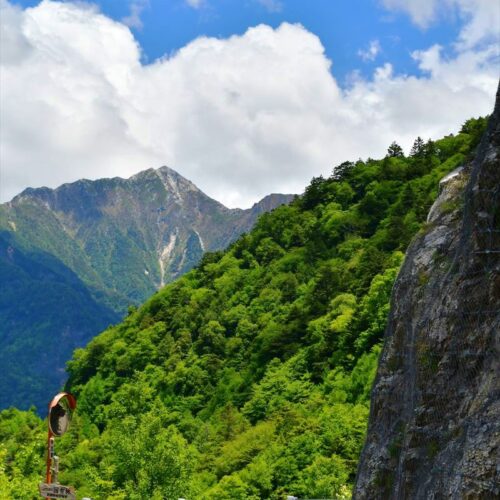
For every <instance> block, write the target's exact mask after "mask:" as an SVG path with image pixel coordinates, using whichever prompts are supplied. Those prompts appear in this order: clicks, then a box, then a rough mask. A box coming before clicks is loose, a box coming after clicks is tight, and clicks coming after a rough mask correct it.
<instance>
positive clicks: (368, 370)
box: [0, 119, 484, 500]
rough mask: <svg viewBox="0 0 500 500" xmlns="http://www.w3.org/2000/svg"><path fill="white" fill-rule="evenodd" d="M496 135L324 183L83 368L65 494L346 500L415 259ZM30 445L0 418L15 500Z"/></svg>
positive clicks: (97, 350) (32, 456) (419, 151)
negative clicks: (442, 202)
mask: <svg viewBox="0 0 500 500" xmlns="http://www.w3.org/2000/svg"><path fill="white" fill-rule="evenodd" d="M483 128H484V120H482V119H480V120H472V121H469V122H467V123H466V124H465V125H464V127H463V129H462V132H461V133H460V134H458V135H456V136H448V137H446V138H444V139H442V140H440V141H437V142H434V143H433V142H428V143H423V142H422V141H419V140H417V141H416V142H415V146H414V148H413V150H412V153H411V155H410V156H409V157H404V156H403V154H402V152H401V150H400V149H399V148H398V147H397V145H392V146H391V148H390V149H389V152H388V156H387V157H386V158H385V159H383V160H379V161H375V160H371V159H369V160H367V161H365V162H363V161H358V162H357V163H344V164H342V165H340V166H339V167H338V168H337V169H335V173H334V175H333V176H332V177H331V178H329V179H323V178H316V179H313V181H312V183H311V184H310V186H309V187H308V188H307V189H306V192H305V194H304V195H303V196H302V197H301V198H298V199H297V200H296V201H295V202H293V203H292V204H291V205H290V206H283V207H280V208H278V209H276V210H275V211H273V212H272V213H270V214H264V215H263V216H262V217H261V218H260V219H259V222H258V223H257V226H256V227H255V229H254V230H253V231H252V232H251V233H250V234H248V235H246V236H243V237H241V238H240V239H239V240H238V241H237V242H236V243H234V244H233V245H232V246H231V247H230V248H229V249H228V250H227V251H225V252H220V253H212V254H207V255H206V256H205V257H204V259H203V260H202V262H201V264H200V265H199V266H198V267H197V268H196V269H195V270H193V271H191V272H190V273H188V274H187V275H185V276H183V277H182V278H180V279H178V280H177V281H176V282H174V283H172V284H170V285H168V286H166V287H165V288H164V289H162V290H161V291H160V292H158V293H156V294H155V295H154V296H153V297H152V298H151V299H150V300H149V301H148V302H147V303H146V304H145V305H144V306H143V307H141V308H140V309H139V310H136V311H131V312H130V314H129V316H128V317H127V318H126V319H125V321H124V322H123V323H122V324H120V325H118V326H115V327H112V328H110V329H108V330H107V331H105V332H104V333H102V334H101V335H100V336H98V337H96V338H95V339H94V340H92V341H91V342H90V344H89V345H88V346H87V347H86V348H85V349H80V350H77V351H76V352H75V354H74V357H73V360H72V361H71V362H70V363H69V372H70V378H69V382H68V388H69V389H70V390H71V391H73V392H74V393H75V394H76V396H77V398H78V417H77V419H76V421H75V425H74V427H73V430H72V431H71V432H70V433H69V434H68V435H66V436H65V437H64V438H62V440H61V441H60V442H58V451H59V454H60V455H61V457H62V468H63V469H64V472H63V474H62V475H61V481H62V482H63V483H64V484H72V485H74V486H76V487H77V490H78V491H79V494H80V495H82V496H92V497H93V498H95V499H98V498H103V499H104V498H110V499H111V498H114V499H119V498H130V499H144V498H155V499H160V498H178V497H184V498H188V499H194V498H196V499H199V498H212V499H231V500H237V499H259V498H271V499H279V498H284V496H285V495H286V494H290V495H295V496H299V497H312V498H321V497H339V498H341V497H342V496H345V497H349V492H350V488H351V484H352V481H353V478H354V474H355V471H356V464H357V460H358V455H359V452H360V449H361V446H362V444H363V440H364V434H365V428H366V422H367V416H368V404H369V401H368V399H369V391H370V387H371V383H372V380H373V376H374V373H375V369H376V363H377V357H378V353H379V345H380V342H381V339H382V335H383V331H384V327H385V324H386V319H387V314H388V311H389V298H390V293H391V288H392V284H393V282H394V279H395V277H396V275H397V272H398V269H399V266H400V263H401V261H402V258H403V252H404V251H405V248H406V246H407V245H408V243H409V241H410V239H411V238H412V236H413V235H414V234H415V233H416V232H417V231H419V230H420V229H422V227H423V226H424V225H425V217H426V215H427V212H428V209H429V207H430V205H431V204H432V202H433V200H434V199H435V196H436V194H437V190H438V181H439V179H440V178H441V177H442V176H444V175H445V174H446V173H448V172H449V171H451V170H453V169H454V168H455V167H457V166H458V165H460V164H462V163H463V161H464V159H465V157H466V156H468V155H469V154H470V153H471V151H472V149H473V148H474V147H475V145H476V144H477V142H478V140H479V137H480V135H481V132H482V130H483ZM444 209H446V207H444ZM425 279H426V277H425V276H422V280H425ZM21 427H24V428H25V429H32V430H30V431H29V432H30V433H31V434H32V435H33V436H34V435H40V438H39V439H42V440H43V438H42V437H41V434H40V427H39V423H37V422H36V420H33V419H32V417H31V416H30V415H29V414H22V413H18V412H15V411H10V412H4V413H3V414H1V416H0V440H1V441H0V442H1V443H2V444H1V445H0V456H3V464H4V465H3V468H2V466H1V465H0V488H2V489H4V490H5V491H8V488H11V489H12V490H14V491H15V490H16V488H17V489H19V488H21V486H19V485H20V484H21V483H22V484H23V486H22V488H23V489H24V490H26V491H27V489H28V488H29V487H30V486H29V485H30V484H31V483H32V482H34V481H35V479H36V474H37V473H38V474H39V471H40V470H41V468H43V464H42V458H41V456H40V451H41V449H42V447H41V446H40V445H39V444H38V443H37V441H36V439H35V438H34V437H30V438H29V439H25V441H24V442H23V440H21V441H20V442H18V441H17V440H15V439H13V438H9V437H8V435H9V432H8V431H6V429H13V432H19V428H21ZM37 433H38V434H37ZM24 435H25V433H23V436H24ZM31 488H32V491H35V490H34V489H33V488H34V487H33V486H31ZM11 495H12V497H13V498H26V497H25V496H17V497H16V495H15V493H13V492H12V493H11Z"/></svg>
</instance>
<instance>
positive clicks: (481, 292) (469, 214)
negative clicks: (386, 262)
mask: <svg viewBox="0 0 500 500" xmlns="http://www.w3.org/2000/svg"><path fill="white" fill-rule="evenodd" d="M499 271H500V90H499V93H498V94H497V104H496V107H495V111H494V113H493V116H492V117H491V120H490V123H489V127H488V130H487V132H486V134H485V136H484V137H483V140H482V142H481V145H480V146H479V148H478V151H477V153H476V157H475V158H474V159H473V160H472V161H471V162H470V163H469V164H467V165H465V166H464V168H463V169H461V170H458V171H456V172H454V173H453V174H451V175H449V176H447V178H445V179H443V181H441V194H440V196H439V198H438V200H437V201H436V203H435V205H434V206H433V207H432V209H431V211H430V213H429V219H428V224H427V228H426V230H425V232H423V233H422V234H421V235H419V237H418V238H416V240H415V241H414V242H413V244H412V245H411V246H410V248H409V250H408V253H407V256H406V259H405V263H404V265H403V268H402V270H401V272H400V275H399V277H398V280H397V282H396V285H395V287H394V290H393V297H392V306H391V315H390V319H389V325H388V328H387V331H386V338H385V346H384V349H383V353H382V356H381V360H380V365H379V370H378V374H377V378H376V382H375V385H374V389H373V393H372V404H371V413H370V422H369V429H368V439H367V443H366V445H365V449H364V451H363V453H362V457H361V462H360V466H359V470H358V477H357V482H356V487H355V493H354V498H356V499H370V500H372V499H384V500H385V499H389V498H393V499H395V498H397V499H403V498H405V499H406V498H408V499H426V500H427V499H438V498H453V499H456V498H466V499H473V498H478V499H489V498H498V497H499V496H498V495H499V494H500V487H499V484H500V483H499V470H498V467H499V466H498V463H499V450H500V377H499V359H500V356H499V345H500V333H499V332H500V275H499Z"/></svg>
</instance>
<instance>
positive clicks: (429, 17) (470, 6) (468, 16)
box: [382, 0, 500, 48]
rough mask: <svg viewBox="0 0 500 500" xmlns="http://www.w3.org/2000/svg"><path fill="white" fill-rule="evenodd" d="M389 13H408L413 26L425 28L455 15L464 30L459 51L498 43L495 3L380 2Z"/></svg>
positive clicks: (499, 11) (499, 14) (499, 9)
mask: <svg viewBox="0 0 500 500" xmlns="http://www.w3.org/2000/svg"><path fill="white" fill-rule="evenodd" d="M382 3H383V4H384V5H385V7H386V8H387V9H389V10H400V11H405V12H407V13H408V14H409V15H410V17H411V18H412V20H413V22H414V23H415V24H417V25H419V26H420V27H422V28H427V27H428V26H429V25H431V24H432V23H433V22H435V21H437V20H438V18H439V17H444V16H450V15H458V16H459V17H460V18H462V21H463V22H464V26H463V28H462V30H461V32H460V36H459V47H461V48H470V47H473V46H474V45H477V44H479V43H481V42H484V41H485V40H489V41H492V40H493V41H496V42H497V43H499V41H500V2H498V0H382Z"/></svg>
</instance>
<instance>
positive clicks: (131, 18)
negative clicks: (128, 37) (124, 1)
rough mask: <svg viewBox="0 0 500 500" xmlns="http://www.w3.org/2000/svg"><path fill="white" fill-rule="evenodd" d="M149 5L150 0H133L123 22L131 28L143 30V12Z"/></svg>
mask: <svg viewBox="0 0 500 500" xmlns="http://www.w3.org/2000/svg"><path fill="white" fill-rule="evenodd" d="M147 7H149V0H132V1H131V2H130V6H129V8H130V12H129V15H128V16H125V17H124V18H123V19H122V23H123V24H125V25H126V26H128V27H129V28H135V29H138V30H142V28H143V24H142V19H141V14H142V12H143V11H144V9H146V8H147Z"/></svg>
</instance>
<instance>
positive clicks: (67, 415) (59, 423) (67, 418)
mask: <svg viewBox="0 0 500 500" xmlns="http://www.w3.org/2000/svg"><path fill="white" fill-rule="evenodd" d="M75 407H76V400H75V398H74V396H73V395H72V394H69V393H67V392H60V393H59V394H58V395H57V396H55V397H54V399H53V400H52V401H51V402H50V404H49V429H50V432H51V433H52V434H53V435H54V436H57V437H60V436H62V435H63V434H64V433H65V432H66V431H67V430H68V428H69V424H70V423H71V418H72V416H73V411H74V409H75Z"/></svg>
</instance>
